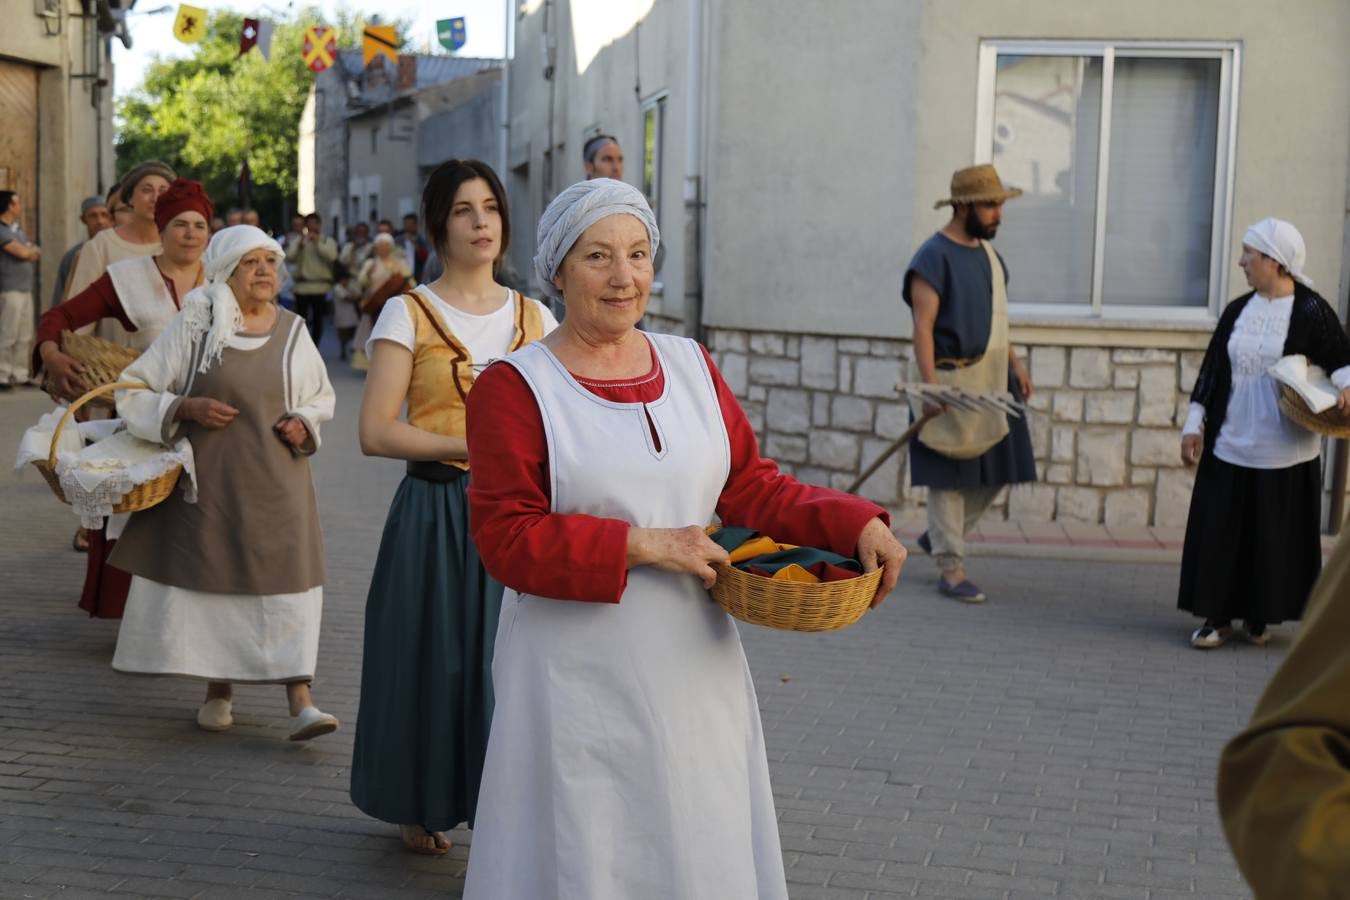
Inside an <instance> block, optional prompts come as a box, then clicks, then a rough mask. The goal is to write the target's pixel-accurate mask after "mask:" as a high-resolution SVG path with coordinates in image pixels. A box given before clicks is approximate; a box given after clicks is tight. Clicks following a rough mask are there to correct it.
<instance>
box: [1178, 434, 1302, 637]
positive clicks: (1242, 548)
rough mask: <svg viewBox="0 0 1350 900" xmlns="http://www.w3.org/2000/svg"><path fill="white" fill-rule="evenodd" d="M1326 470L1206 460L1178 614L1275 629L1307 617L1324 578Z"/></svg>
mask: <svg viewBox="0 0 1350 900" xmlns="http://www.w3.org/2000/svg"><path fill="white" fill-rule="evenodd" d="M1321 499H1322V498H1321V465H1320V461H1319V460H1318V459H1312V460H1309V461H1308V462H1305V463H1299V464H1298V465H1296V466H1290V467H1289V468H1287V469H1249V468H1247V467H1246V466H1235V465H1233V464H1232V463H1226V462H1224V461H1223V460H1221V459H1219V458H1217V457H1216V456H1214V454H1213V453H1210V452H1208V451H1207V452H1206V453H1205V454H1204V456H1203V457H1201V459H1200V469H1199V471H1198V472H1196V475H1195V490H1194V491H1193V492H1192V494H1191V511H1190V515H1189V516H1188V518H1187V520H1186V543H1185V547H1184V549H1183V550H1182V553H1181V588H1180V591H1179V593H1178V598H1177V608H1178V609H1183V610H1185V611H1186V612H1190V613H1194V614H1195V615H1197V616H1204V617H1205V618H1206V619H1213V620H1217V621H1223V620H1227V619H1242V620H1244V621H1249V622H1262V623H1265V624H1268V625H1274V624H1276V623H1277V622H1284V621H1293V620H1297V619H1299V618H1301V617H1302V616H1303V606H1304V604H1305V603H1307V601H1308V593H1309V592H1310V591H1311V590H1312V586H1313V582H1315V581H1316V580H1317V576H1318V574H1319V573H1320V572H1321V571H1322V540H1321V529H1320V525H1319V520H1320V518H1321V509H1322V503H1321Z"/></svg>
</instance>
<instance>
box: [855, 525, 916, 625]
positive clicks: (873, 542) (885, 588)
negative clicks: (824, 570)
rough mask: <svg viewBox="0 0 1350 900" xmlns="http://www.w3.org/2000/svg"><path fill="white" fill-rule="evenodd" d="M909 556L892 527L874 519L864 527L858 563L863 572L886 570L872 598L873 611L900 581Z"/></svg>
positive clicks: (871, 606) (859, 538) (859, 543)
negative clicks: (902, 567) (901, 568)
mask: <svg viewBox="0 0 1350 900" xmlns="http://www.w3.org/2000/svg"><path fill="white" fill-rule="evenodd" d="M907 556H909V551H908V550H906V549H905V545H904V544H902V543H900V542H899V541H898V540H896V538H895V535H894V534H892V533H891V529H890V527H889V526H887V524H886V523H885V522H883V521H881V519H872V520H871V521H870V522H868V523H867V524H866V525H865V526H863V530H862V534H860V535H858V561H859V562H861V563H862V567H863V572H864V573H867V572H875V571H876V570H877V569H885V571H883V572H882V573H881V583H880V584H879V585H877V592H876V595H875V596H873V597H872V602H871V604H870V608H871V609H876V608H877V607H878V606H880V605H881V602H882V601H883V600H885V599H886V595H887V594H889V593H890V592H891V589H892V588H894V587H895V584H896V582H897V581H899V580H900V567H901V566H903V565H904V564H905V558H906V557H907Z"/></svg>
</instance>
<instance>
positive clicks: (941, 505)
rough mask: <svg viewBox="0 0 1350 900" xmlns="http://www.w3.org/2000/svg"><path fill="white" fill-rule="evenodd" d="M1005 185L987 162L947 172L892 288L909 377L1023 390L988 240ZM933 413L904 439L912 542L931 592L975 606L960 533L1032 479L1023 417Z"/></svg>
mask: <svg viewBox="0 0 1350 900" xmlns="http://www.w3.org/2000/svg"><path fill="white" fill-rule="evenodd" d="M1021 193H1022V192H1021V191H1020V190H1018V189H1017V188H1005V187H1004V186H1003V182H1002V181H1001V180H1000V179H999V177H998V172H997V171H996V170H995V169H994V167H993V166H991V165H981V166H971V167H969V168H966V169H961V170H960V171H958V172H956V173H955V174H954V175H952V182H951V196H950V197H948V198H947V199H945V200H939V201H938V202H937V204H936V205H935V207H934V208H935V209H941V208H942V207H943V206H948V205H950V206H951V208H952V217H951V220H950V221H948V222H947V224H946V225H945V226H943V228H942V230H941V231H939V232H937V233H936V234H934V235H933V236H932V237H930V238H929V239H928V240H926V241H924V243H923V245H922V246H921V247H919V249H918V252H916V253H915V254H914V258H913V259H912V260H910V263H909V267H908V269H907V270H906V272H905V280H904V286H903V288H902V295H903V296H904V299H905V302H906V303H908V304H909V305H910V307H911V311H912V313H913V315H914V359H913V360H912V361H911V363H910V371H909V375H908V380H909V381H919V382H925V383H927V384H946V385H957V386H960V387H962V388H966V389H969V390H973V391H986V392H987V391H997V392H1002V391H1004V390H1009V391H1011V392H1012V394H1013V396H1014V397H1015V398H1016V399H1018V400H1024V399H1026V398H1027V397H1030V396H1031V376H1030V375H1028V374H1027V370H1026V367H1025V366H1024V365H1023V364H1022V361H1021V360H1019V359H1018V358H1017V354H1016V353H1014V352H1013V347H1012V343H1011V342H1010V341H1009V339H1008V311H1007V310H1008V302H1007V301H1008V295H1007V281H1008V273H1007V269H1006V268H1005V267H1004V265H1003V258H1002V257H1001V256H999V255H998V253H997V252H996V251H995V250H994V248H993V246H992V245H991V244H990V243H989V242H990V241H992V240H993V239H994V235H996V234H997V233H998V228H999V224H1000V223H1001V222H1002V221H1003V203H1004V201H1006V200H1010V199H1012V198H1014V197H1018V196H1020V195H1021ZM923 412H924V413H926V414H937V415H936V417H935V418H933V419H931V420H930V421H929V422H928V424H926V425H925V426H924V427H923V430H922V431H920V432H919V435H918V437H917V438H916V439H915V440H914V441H913V443H911V444H910V450H909V459H910V480H911V482H912V483H913V484H914V485H916V486H918V485H925V486H927V487H928V530H927V531H925V532H924V533H923V534H921V535H919V541H918V543H919V547H920V548H922V549H923V551H924V552H925V553H928V554H931V555H932V556H933V557H934V559H935V560H936V562H937V566H938V569H939V571H940V572H941V573H942V574H941V575H940V576H939V578H938V593H940V594H942V595H943V596H945V597H951V598H953V599H955V600H961V601H963V602H966V603H982V602H984V600H985V594H984V591H982V590H980V589H979V588H978V587H976V586H975V583H974V582H972V581H971V580H970V579H969V578H967V577H966V569H965V550H966V534H967V533H969V531H970V529H971V528H973V527H974V526H975V523H976V522H978V521H979V518H980V516H981V515H983V513H984V511H985V510H986V509H988V508H989V506H990V505H991V504H992V503H993V502H994V498H995V497H997V496H998V494H999V491H1001V490H1003V487H1004V486H1005V485H1008V484H1016V483H1019V482H1024V481H1035V480H1036V462H1035V458H1034V457H1033V455H1032V449H1031V433H1030V432H1029V431H1028V429H1027V424H1026V419H1023V418H1019V417H1015V416H1011V415H1007V414H1004V413H1000V412H976V411H969V410H958V409H954V408H943V407H941V406H936V405H932V404H926V405H925V406H924V408H923Z"/></svg>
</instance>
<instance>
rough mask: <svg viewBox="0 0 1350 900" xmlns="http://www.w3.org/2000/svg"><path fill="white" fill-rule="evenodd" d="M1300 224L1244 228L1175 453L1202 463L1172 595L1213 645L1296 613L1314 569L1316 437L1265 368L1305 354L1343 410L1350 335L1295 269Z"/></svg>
mask: <svg viewBox="0 0 1350 900" xmlns="http://www.w3.org/2000/svg"><path fill="white" fill-rule="evenodd" d="M1306 257H1307V253H1306V251H1305V249H1304V244H1303V236H1302V235H1301V234H1299V232H1298V229H1297V228H1295V227H1294V226H1293V225H1291V224H1289V223H1288V222H1284V221H1281V220H1279V219H1264V220H1262V221H1260V222H1258V223H1256V224H1255V225H1253V226H1252V227H1251V228H1248V229H1247V232H1246V234H1244V235H1243V237H1242V258H1241V259H1240V260H1239V262H1238V265H1239V266H1240V267H1241V268H1242V271H1243V274H1245V275H1246V276H1247V283H1248V284H1249V285H1250V286H1251V287H1252V290H1251V291H1250V292H1248V293H1246V294H1244V295H1242V296H1241V297H1239V298H1237V299H1236V300H1234V301H1233V302H1232V303H1230V304H1229V305H1228V307H1227V308H1226V309H1224V311H1223V314H1222V315H1221V316H1220V317H1219V324H1218V327H1217V328H1216V329H1215V330H1214V336H1213V337H1212V338H1211V339H1210V342H1209V349H1208V350H1206V351H1205V357H1204V361H1203V363H1202V364H1201V366H1200V372H1199V375H1198V377H1197V378H1196V382H1195V389H1194V391H1193V392H1192V393H1191V406H1190V415H1189V416H1188V418H1187V420H1186V425H1185V427H1184V428H1183V429H1182V438H1181V458H1182V461H1183V462H1184V463H1185V464H1186V465H1187V466H1197V465H1198V466H1199V469H1198V470H1197V472H1196V476H1195V488H1194V491H1193V492H1192V494H1191V510H1190V516H1189V518H1188V520H1187V523H1186V543H1185V548H1184V550H1183V551H1182V560H1181V588H1180V592H1179V597H1178V602H1177V605H1178V607H1179V608H1180V609H1183V610H1186V611H1187V612H1190V613H1192V614H1193V615H1197V616H1202V617H1203V618H1204V622H1203V624H1201V626H1200V627H1199V628H1198V629H1196V631H1195V632H1194V633H1193V634H1192V635H1191V646H1193V647H1195V648H1197V649H1201V650H1206V649H1212V648H1214V647H1218V646H1220V645H1221V644H1223V643H1224V642H1225V641H1227V640H1228V639H1229V638H1230V637H1232V635H1233V633H1234V632H1233V626H1232V623H1233V620H1234V619H1238V618H1240V619H1242V620H1243V622H1244V626H1245V627H1244V630H1243V636H1244V637H1245V638H1246V639H1247V640H1248V641H1250V642H1251V643H1253V644H1258V645H1259V644H1264V643H1266V642H1267V641H1268V640H1269V639H1270V635H1269V632H1268V631H1267V626H1269V625H1274V624H1277V623H1279V622H1284V621H1295V620H1297V619H1299V618H1300V617H1301V616H1302V615H1303V606H1304V604H1305V603H1306V602H1307V598H1308V592H1309V591H1310V590H1311V589H1312V585H1313V582H1314V581H1316V579H1317V573H1318V572H1320V571H1321V568H1322V551H1321V540H1320V534H1321V528H1320V517H1321V468H1320V466H1319V464H1318V456H1319V455H1320V453H1321V448H1322V438H1321V435H1319V434H1317V433H1315V432H1312V431H1309V430H1307V429H1305V428H1303V427H1302V426H1300V425H1298V424H1296V423H1295V422H1293V421H1291V420H1290V419H1288V418H1287V417H1286V416H1285V415H1284V414H1283V413H1282V412H1281V411H1280V407H1279V402H1278V401H1279V384H1278V383H1277V382H1276V381H1275V379H1274V378H1273V377H1271V375H1270V374H1269V369H1270V367H1271V366H1273V365H1274V364H1275V363H1276V362H1278V361H1279V360H1280V359H1281V358H1282V357H1285V356H1292V355H1302V356H1304V357H1306V358H1307V361H1308V363H1310V364H1312V365H1316V366H1320V367H1321V368H1322V369H1323V370H1324V371H1325V372H1328V373H1330V376H1331V380H1332V382H1333V383H1334V384H1335V386H1336V388H1337V389H1338V390H1339V391H1340V397H1339V401H1338V405H1339V407H1340V409H1341V410H1342V411H1343V412H1344V411H1350V339H1348V338H1347V337H1346V333H1345V328H1344V326H1342V324H1341V322H1340V320H1339V319H1338V318H1337V316H1336V312H1335V310H1333V309H1332V308H1331V306H1330V305H1329V304H1328V303H1327V302H1326V301H1325V300H1323V299H1322V298H1321V297H1320V296H1318V294H1317V292H1315V291H1314V290H1313V289H1312V280H1311V279H1310V278H1308V276H1307V275H1305V274H1304V272H1303V266H1304V263H1305V262H1306Z"/></svg>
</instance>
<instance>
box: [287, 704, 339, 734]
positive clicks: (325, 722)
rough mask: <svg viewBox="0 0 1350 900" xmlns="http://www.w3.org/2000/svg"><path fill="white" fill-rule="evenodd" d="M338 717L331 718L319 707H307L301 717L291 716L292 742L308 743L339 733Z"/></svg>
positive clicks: (301, 711)
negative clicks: (312, 739) (320, 736)
mask: <svg viewBox="0 0 1350 900" xmlns="http://www.w3.org/2000/svg"><path fill="white" fill-rule="evenodd" d="M337 727H338V720H337V716H330V715H329V714H328V713H326V712H323V711H321V710H320V709H319V708H318V707H317V706H306V707H305V708H304V709H302V710H300V715H298V716H291V740H293V741H307V740H309V739H310V738H316V737H318V736H319V735H321V734H331V733H333V732H334V731H337Z"/></svg>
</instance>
